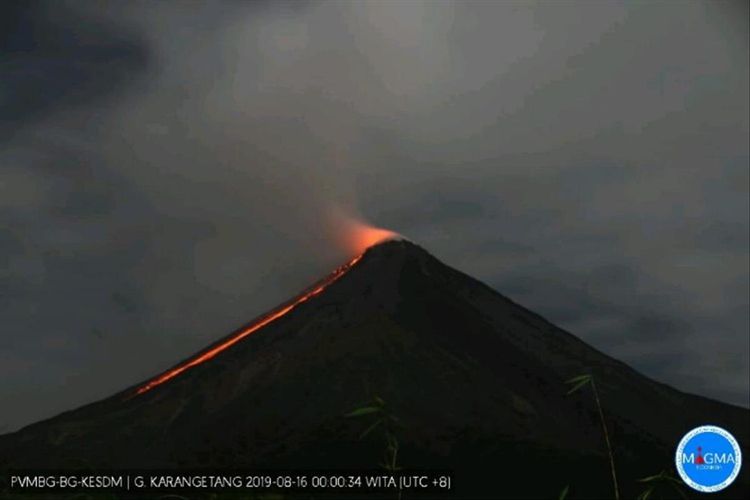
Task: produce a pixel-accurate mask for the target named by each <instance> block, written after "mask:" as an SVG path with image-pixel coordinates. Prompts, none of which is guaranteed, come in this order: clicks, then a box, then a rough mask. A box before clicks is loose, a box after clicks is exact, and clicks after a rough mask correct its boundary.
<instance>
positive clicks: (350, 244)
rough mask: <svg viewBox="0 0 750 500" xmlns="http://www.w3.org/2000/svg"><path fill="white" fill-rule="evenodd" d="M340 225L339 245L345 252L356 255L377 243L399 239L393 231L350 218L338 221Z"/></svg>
mask: <svg viewBox="0 0 750 500" xmlns="http://www.w3.org/2000/svg"><path fill="white" fill-rule="evenodd" d="M340 225H341V227H342V229H343V231H342V232H341V233H340V235H341V236H340V237H339V239H340V240H341V243H342V244H343V245H344V247H345V248H346V249H347V250H349V251H350V252H352V253H356V254H360V253H362V252H364V251H365V250H367V249H368V248H370V247H371V246H374V245H377V244H378V243H382V242H384V241H386V240H392V239H395V238H400V237H401V235H399V234H398V233H394V232H393V231H389V230H387V229H381V228H379V227H373V226H370V225H368V224H365V223H364V222H360V221H358V220H356V219H352V218H346V219H343V220H342V221H340Z"/></svg>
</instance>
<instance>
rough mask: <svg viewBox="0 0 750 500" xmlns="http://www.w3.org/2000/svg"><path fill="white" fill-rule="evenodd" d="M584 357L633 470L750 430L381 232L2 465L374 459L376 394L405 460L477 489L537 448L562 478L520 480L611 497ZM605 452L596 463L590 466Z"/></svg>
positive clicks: (635, 473) (30, 429) (531, 459)
mask: <svg viewBox="0 0 750 500" xmlns="http://www.w3.org/2000/svg"><path fill="white" fill-rule="evenodd" d="M292 300H294V299H292ZM267 314H268V313H267ZM262 317H264V315H261V316H259V318H262ZM256 320H257V318H256ZM251 324H252V323H251ZM240 330H242V329H240ZM240 330H238V331H240ZM235 333H236V332H235ZM231 335H233V334H230V335H229V336H227V337H224V338H225V339H226V338H228V337H231ZM220 342H221V339H220V340H219V341H217V342H216V343H214V344H217V343H220ZM214 344H212V345H214ZM187 359H188V360H189V359H191V358H187ZM184 362H185V361H183V362H181V363H184ZM181 363H178V364H177V365H175V366H179V365H180V364H181ZM581 373H593V374H594V376H595V377H596V380H597V385H598V387H599V388H600V392H601V398H602V404H603V406H604V411H605V414H606V417H607V420H608V425H609V426H611V432H612V435H613V446H614V448H615V458H616V463H618V464H619V467H620V468H621V469H622V477H623V480H624V482H627V481H628V480H630V481H631V482H633V481H634V480H635V479H637V478H638V477H643V476H646V475H650V474H653V473H658V472H659V470H657V469H656V468H657V467H660V466H661V468H667V467H669V466H670V464H671V461H672V458H671V456H670V454H672V453H673V450H674V447H675V446H676V444H677V441H678V440H679V438H680V437H681V436H682V434H684V433H685V432H687V431H688V430H689V429H690V428H692V427H695V426H697V425H702V424H706V423H715V424H723V426H725V427H727V428H730V429H731V430H732V432H733V433H734V434H735V436H737V438H738V440H739V441H740V443H741V444H742V443H747V439H748V438H750V432H748V424H747V417H748V415H749V414H750V412H748V411H747V410H745V409H743V408H740V407H734V406H732V405H728V404H725V403H720V402H716V401H713V400H710V399H708V398H704V397H702V396H696V395H691V394H687V393H683V392H681V391H678V390H676V389H673V388H671V387H669V386H667V385H666V384H662V383H660V382H656V381H653V380H651V379H649V378H648V377H645V376H644V375H641V374H640V373H638V372H637V371H635V370H633V369H632V368H630V367H629V366H627V365H626V364H624V363H622V362H620V361H617V360H615V359H613V358H611V357H609V356H607V355H606V354H604V353H602V352H600V351H598V350H596V349H594V348H593V347H591V346H589V345H587V344H586V343H584V342H583V341H581V340H580V339H578V338H577V337H575V336H574V335H572V334H570V333H568V332H566V331H565V330H563V329H560V328H558V327H556V326H555V325H553V324H552V323H550V322H549V321H547V320H545V319H544V318H543V317H541V316H540V315H538V314H536V313H534V312H532V311H530V310H528V309H526V308H524V307H522V306H520V305H518V304H516V303H515V302H513V301H512V300H510V299H508V298H507V297H505V296H503V295H502V294H500V293H499V292H497V291H495V290H494V289H492V288H491V287H489V286H488V285H486V284H484V283H482V282H481V281H479V280H476V279H474V278H472V277H471V276H468V275H466V274H464V273H462V272H460V271H457V270H455V269H453V268H450V267H448V266H446V265H445V264H443V263H441V262H440V261H439V260H438V259H436V258H435V257H434V256H432V255H431V254H429V253H428V252H427V251H426V250H424V249H422V248H421V247H418V246H417V245H414V244H413V243H411V242H408V241H405V240H399V241H389V242H386V243H381V244H379V245H376V246H374V247H371V248H370V249H368V250H367V251H366V252H365V253H364V254H363V255H362V258H361V259H360V260H359V261H358V262H356V264H355V265H353V266H352V267H351V268H350V269H348V270H347V272H346V273H344V274H343V275H342V276H341V277H340V278H339V279H336V280H334V281H333V282H332V283H330V284H329V285H328V286H327V287H326V288H325V290H323V291H322V292H321V293H319V294H317V295H316V296H314V297H312V298H310V299H309V300H306V301H304V302H303V303H300V304H299V305H298V306H296V307H295V308H293V310H291V311H290V312H289V313H288V314H285V315H283V316H281V317H279V318H277V319H276V320H274V321H273V322H271V323H269V324H267V325H265V326H264V327H263V328H262V329H261V330H259V331H257V332H256V333H254V334H253V335H250V336H248V337H247V338H244V339H243V340H242V341H241V342H238V343H237V344H235V345H233V346H232V348H231V349H228V350H227V351H225V352H222V353H220V354H218V355H217V356H216V357H214V358H213V359H211V360H210V361H208V362H206V363H203V364H200V365H196V366H193V367H191V368H190V369H189V370H186V371H185V372H184V373H181V374H180V375H179V376H176V377H175V378H173V379H171V380H169V381H167V382H165V383H164V384H161V385H158V386H155V387H153V388H152V389H151V390H148V391H146V392H144V393H142V394H138V395H135V396H133V391H136V390H137V388H138V387H140V386H142V385H143V383H142V384H136V385H134V386H132V387H130V388H127V389H126V390H124V391H121V392H118V393H116V394H115V395H113V396H111V397H109V398H105V399H103V400H101V401H98V402H95V403H92V404H90V405H86V406H84V407H81V408H78V409H76V410H72V411H69V412H65V413H63V414H61V415H58V416H57V417H53V418H52V419H49V420H46V421H42V422H38V423H36V424H32V425H30V426H27V427H25V428H23V429H21V430H19V431H17V432H15V433H12V434H8V435H5V436H0V463H4V464H5V465H14V466H15V464H13V463H12V462H16V463H18V464H20V465H23V464H26V465H55V466H59V464H60V463H61V461H62V460H64V457H66V456H77V457H81V458H84V459H85V460H86V461H87V462H90V463H97V464H102V465H104V466H109V467H135V466H138V467H142V466H148V467H164V466H168V467H198V466H207V465H210V466H219V467H226V466H231V465H234V466H244V467H258V466H264V467H266V466H272V465H275V466H279V467H281V466H284V467H287V468H288V467H292V466H296V467H302V468H305V467H310V466H311V465H312V464H315V465H317V466H325V467H334V468H335V467H340V466H341V465H342V464H347V465H356V466H361V467H366V466H368V465H370V466H374V465H375V464H376V463H377V460H378V457H379V453H380V452H379V451H377V449H378V444H377V441H373V440H372V439H370V440H359V439H358V436H359V434H360V433H361V430H362V429H358V428H357V425H358V424H357V422H353V421H351V420H350V419H346V418H343V415H344V414H345V413H346V412H347V411H349V410H351V409H352V408H354V407H356V406H357V405H359V404H361V403H362V401H367V400H368V399H370V398H372V397H373V396H375V395H378V396H380V397H382V398H383V399H384V400H385V401H386V403H387V404H388V405H389V408H392V411H393V412H394V413H395V414H396V415H398V417H399V419H401V421H402V422H403V423H404V426H405V429H404V430H403V431H402V432H403V436H402V441H403V454H402V456H403V460H404V461H405V463H406V464H407V465H409V464H410V463H411V465H414V466H424V467H427V466H431V467H440V468H447V469H450V468H455V469H457V474H458V479H460V478H462V477H463V478H464V480H466V478H472V479H469V481H470V482H471V483H472V484H475V485H476V486H475V489H473V490H471V489H469V490H467V491H468V492H469V493H471V494H472V496H474V497H476V496H482V495H486V494H487V491H488V490H487V488H489V487H490V486H488V485H487V484H486V483H487V477H489V476H488V474H489V472H488V468H491V469H492V470H506V471H509V472H511V473H512V474H511V476H512V475H519V474H523V473H524V471H526V468H528V467H531V466H532V465H533V464H542V466H543V467H544V470H545V473H546V477H548V478H549V480H550V481H549V483H550V484H548V485H547V486H545V485H539V484H537V485H533V487H532V486H528V485H526V486H518V485H516V487H515V488H516V489H513V488H511V490H509V491H512V492H513V493H514V495H515V496H532V497H533V496H539V495H542V496H556V495H557V493H559V490H560V489H561V488H562V486H564V485H565V484H571V483H572V482H573V481H574V480H575V481H578V482H579V483H581V485H580V486H578V489H579V493H581V494H584V495H590V496H592V497H597V495H601V494H607V495H608V494H609V490H610V488H611V487H610V485H609V484H608V475H607V464H606V458H605V456H604V449H603V444H602V436H601V431H600V424H599V422H598V420H597V415H596V412H595V408H594V407H593V404H592V401H591V397H590V395H587V394H575V395H572V396H566V395H565V393H566V391H567V387H566V385H565V380H567V379H568V378H570V377H572V376H575V375H579V374H581ZM147 382H148V381H145V382H144V383H147ZM655 409H659V411H658V412H656V411H654V410H655ZM688 410H689V411H688ZM691 426H692V427H691ZM113 434H114V435H115V436H114V437H113ZM4 448H5V449H6V450H10V453H9V454H4V453H3V451H2V450H3V449H4ZM744 449H746V448H743V450H744ZM506 453H512V454H513V455H514V456H515V457H516V458H515V459H514V460H509V459H508V458H507V457H505V454H506ZM530 464H531V465H530ZM591 467H593V469H594V470H599V471H600V472H599V473H597V474H596V476H597V477H596V479H594V480H592V479H590V478H589V479H584V477H587V476H590V474H583V475H582V471H581V470H586V469H587V468H591ZM526 472H528V471H526ZM599 475H600V476H601V477H599ZM483 478H484V479H483ZM747 479H748V477H747V473H746V471H743V473H742V474H741V476H740V478H739V479H738V484H737V486H736V487H735V486H732V487H731V488H730V489H728V490H727V493H725V495H730V496H729V497H731V494H732V492H736V491H739V490H741V489H744V490H745V491H746V490H747V484H748V481H747ZM555 481H557V483H555ZM627 484H630V483H627ZM627 487H631V486H626V488H627ZM626 491H627V490H626ZM633 496H635V495H633ZM488 498H491V496H489V497H488Z"/></svg>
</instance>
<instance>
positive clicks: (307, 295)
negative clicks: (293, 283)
mask: <svg viewBox="0 0 750 500" xmlns="http://www.w3.org/2000/svg"><path fill="white" fill-rule="evenodd" d="M380 231H383V230H380ZM383 232H384V233H388V231H383ZM359 238H361V239H358V240H357V241H359V242H362V243H364V242H366V241H372V242H373V244H374V243H378V242H380V241H382V239H378V238H376V237H374V235H365V234H363V235H362V236H360V237H359ZM368 246H370V245H368ZM366 248H367V247H364V248H363V250H364V249H366ZM361 258H362V254H359V255H358V256H357V257H355V258H353V259H352V260H350V261H349V262H347V263H346V264H344V265H343V266H341V267H338V268H336V269H335V270H334V271H333V272H332V273H331V274H329V275H328V276H326V277H325V278H323V279H322V280H320V281H319V282H317V283H316V284H315V285H313V286H312V287H311V288H309V289H307V290H306V291H304V292H302V293H301V294H300V295H298V296H297V297H295V298H294V299H292V300H291V301H289V302H287V303H286V304H282V305H281V306H279V307H277V308H276V309H274V310H273V311H271V312H270V313H268V314H266V315H265V316H263V317H261V318H259V319H258V320H256V321H254V322H252V323H250V324H249V325H247V326H245V327H243V328H241V329H240V330H238V331H236V332H235V333H233V334H231V335H229V336H228V337H226V338H224V339H222V340H221V341H219V342H218V343H217V344H215V345H213V346H211V347H209V348H207V349H206V350H204V351H202V352H199V353H198V354H196V355H195V356H193V357H192V358H190V359H188V360H186V361H184V362H182V363H180V364H178V365H177V366H175V367H174V368H171V369H169V370H167V371H166V372H164V373H162V374H161V375H158V376H156V377H154V378H153V379H151V380H149V381H148V382H146V383H145V384H143V385H142V386H140V387H139V388H138V389H137V390H136V391H135V394H133V396H137V395H139V394H143V393H144V392H146V391H149V390H151V389H153V388H154V387H156V386H158V385H161V384H163V383H164V382H167V381H168V380H171V379H173V378H175V377H176V376H177V375H179V374H181V373H182V372H184V371H186V370H189V369H190V368H192V367H194V366H197V365H199V364H201V363H203V362H205V361H208V360H209V359H211V358H213V357H215V356H216V355H217V354H219V353H220V352H222V351H224V350H226V349H228V348H229V347H231V346H233V345H234V344H236V343H237V342H239V341H240V340H242V339H244V338H245V337H247V336H249V335H251V334H252V333H254V332H256V331H258V330H260V329H261V328H263V327H264V326H266V325H268V324H270V323H272V322H273V321H275V320H277V319H279V318H280V317H282V316H284V315H285V314H287V313H288V312H290V311H292V310H293V309H295V308H296V307H297V306H299V305H300V304H302V303H303V302H306V301H308V300H310V299H311V298H312V297H315V296H316V295H318V294H319V293H321V292H322V291H323V290H325V289H326V288H328V287H329V286H330V285H331V284H333V283H334V282H335V281H336V280H338V279H339V278H340V277H342V276H343V275H344V274H346V272H347V271H349V270H350V269H351V268H352V267H353V266H354V265H355V264H356V263H357V262H359V260H360V259H361Z"/></svg>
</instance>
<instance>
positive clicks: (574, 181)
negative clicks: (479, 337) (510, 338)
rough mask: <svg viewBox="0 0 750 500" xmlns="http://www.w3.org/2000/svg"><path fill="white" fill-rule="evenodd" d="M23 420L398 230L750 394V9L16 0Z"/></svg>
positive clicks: (152, 365) (9, 59)
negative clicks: (339, 224)
mask: <svg viewBox="0 0 750 500" xmlns="http://www.w3.org/2000/svg"><path fill="white" fill-rule="evenodd" d="M0 20H1V21H0V408H2V414H0V431H2V430H5V431H8V430H12V429H15V428H18V427H19V426H22V425H25V424H28V423H30V422H32V421H35V420H38V419H40V418H44V417H48V416H51V415H53V414H55V413H57V412H60V411H62V410H65V409H70V408H73V407H76V406H78V405H81V404H84V403H86V402H90V401H93V400H95V399H98V398H101V397H104V396H107V395H109V394H111V393H112V392H114V391H116V390H119V389H121V388H123V387H125V386H127V385H130V384H133V383H135V382H138V381H140V380H142V379H144V378H146V377H148V376H149V375H153V374H154V373H156V372H158V371H160V370H161V369H163V368H165V367H167V366H168V365H170V364H172V363H173V362H175V361H177V360H179V359H181V358H183V357H185V356H186V355H188V354H190V353H191V352H193V351H195V350H197V349H198V348H200V347H202V346H203V345H205V344H206V343H207V342H209V341H211V340H213V339H215V338H217V337H219V336H222V335H224V334H226V333H227V332H228V331H230V330H232V329H234V328H235V327H237V326H238V325H240V324H242V323H243V322H245V321H247V320H248V319H250V318H252V317H254V316H255V315H257V314H258V313H260V312H262V311H263V310H264V309H266V308H269V307H271V306H273V305H275V304H276V303H277V302H279V301H281V300H283V299H285V298H287V297H288V296H289V295H291V294H292V293H294V292H296V291H298V290H299V289H301V288H302V287H304V286H305V285H307V284H309V283H310V282H311V281H313V280H314V279H316V278H318V277H320V276H321V275H323V274H325V273H327V272H328V271H329V270H330V269H331V268H332V267H334V266H335V265H338V264H340V263H341V262H342V261H343V260H344V259H345V258H346V257H347V255H346V253H345V251H344V250H343V249H341V248H339V247H338V246H337V245H335V244H334V243H333V242H334V241H335V239H336V238H335V236H336V232H335V230H336V223H335V221H336V217H335V216H334V215H335V214H337V213H348V214H354V215H356V216H358V217H362V218H363V219H365V220H367V221H369V222H371V223H373V224H376V225H379V226H384V227H388V228H391V229H394V230H396V231H398V232H400V233H402V234H404V235H406V236H408V237H409V238H411V239H412V240H414V241H416V242H417V243H419V244H421V245H422V246H424V247H425V248H427V249H428V250H429V251H431V252H432V253H434V254H435V255H436V256H438V257H439V258H441V259H442V260H444V261H445V262H447V263H449V264H451V265H453V266H455V267H458V268H459V269H461V270H463V271H465V272H468V273H470V274H472V275H474V276H476V277H478V278H480V279H482V280H483V281H485V282H487V283H488V284H490V285H492V286H493V287H494V288H496V289H497V290H499V291H500V292H502V293H504V294H506V295H508V296H510V297H511V298H513V299H514V300H516V301H518V302H520V303H522V304H524V305H526V306H527V307H529V308H531V309H533V310H535V311H537V312H539V313H540V314H542V315H544V316H546V317H547V318H548V319H550V320H552V321H553V322H555V323H557V324H559V325H560V326H563V327H565V328H566V329H568V330H570V331H572V332H573V333H575V334H576V335H578V336H580V337H581V338H583V339H584V340H586V341H587V342H589V343H591V344H592V345H594V346H596V347H598V348H600V349H602V350H604V351H605V352H607V353H608V354H610V355H612V356H614V357H616V358H619V359H622V360H623V361H625V362H627V363H629V364H631V365H632V366H634V367H635V368H637V369H639V370H641V371H642V372H644V373H645V374H647V375H649V376H651V377H654V378H656V379H658V380H660V381H664V382H667V383H669V384H671V385H674V386H676V387H678V388H680V389H683V390H687V391H690V392H695V393H699V394H703V395H707V396H711V397H715V398H718V399H721V400H723V401H728V402H733V403H737V404H741V405H744V406H747V405H748V404H750V402H749V398H750V396H749V390H748V378H749V369H748V359H749V354H748V350H749V349H750V347H749V345H748V342H749V340H748V339H749V335H748V331H749V325H748V314H749V313H748V304H749V301H750V298H749V297H748V293H749V292H748V288H749V283H748V281H749V274H750V273H749V271H748V258H749V255H748V254H749V251H748V225H749V224H748V211H749V207H748V200H749V193H748V184H749V179H748V162H749V155H748V114H749V108H748V12H747V3H746V2H697V1H685V2H666V1H665V2H649V3H639V2H635V3H633V2H628V3H621V2H582V3H577V2H572V1H571V2H563V1H547V2H523V3H513V2H483V3H470V2H460V3H448V2H438V1H431V2H418V1H410V2H379V1H378V2H376V1H373V2H369V3H366V2H360V3H344V2H341V3H336V2H322V3H317V2H316V3H309V4H303V3H300V2H289V3H283V2H281V3H279V2H274V3H273V4H270V3H263V2H255V3H250V2H230V1H226V2H220V1H214V2H177V1H175V2H169V1H162V2H105V3H102V2H84V1H78V2H62V1H56V2H50V3H46V2H43V1H42V2H23V3H21V2H3V4H2V7H0Z"/></svg>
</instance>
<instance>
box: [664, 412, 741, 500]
mask: <svg viewBox="0 0 750 500" xmlns="http://www.w3.org/2000/svg"><path fill="white" fill-rule="evenodd" d="M674 460H675V466H676V467H677V472H679V473H680V477H681V478H682V480H683V481H685V484H687V485H688V486H690V487H691V488H693V489H694V490H698V491H702V492H704V493H711V492H714V491H721V490H723V489H724V488H726V487H727V486H729V485H730V484H732V482H733V481H734V480H735V479H736V478H737V475H738V474H739V473H740V467H741V466H742V452H741V451H740V445H739V444H737V440H736V439H734V436H732V435H731V434H730V433H729V432H728V431H726V430H724V429H722V428H721V427H716V426H715V425H702V426H700V427H696V428H695V429H693V430H692V431H690V432H688V433H687V434H685V436H684V437H683V438H682V439H681V440H680V444H678V445H677V452H676V453H675V457H674Z"/></svg>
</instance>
